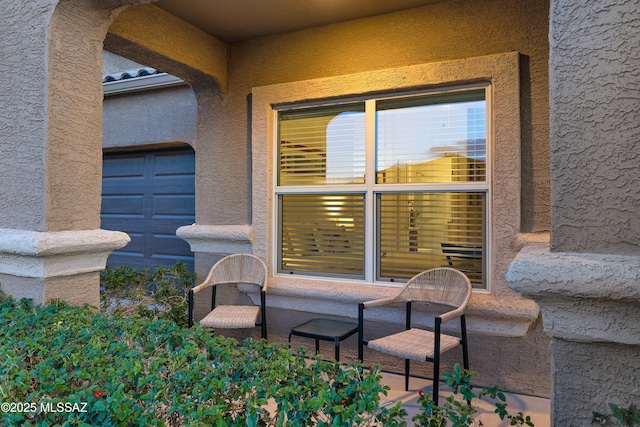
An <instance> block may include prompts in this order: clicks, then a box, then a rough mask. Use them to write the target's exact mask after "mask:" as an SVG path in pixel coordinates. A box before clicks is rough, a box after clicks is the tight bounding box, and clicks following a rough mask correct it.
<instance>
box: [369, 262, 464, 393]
mask: <svg viewBox="0 0 640 427" xmlns="http://www.w3.org/2000/svg"><path fill="white" fill-rule="evenodd" d="M470 297H471V282H470V281H469V278H468V277H467V276H466V275H465V274H464V273H462V272H460V271H458V270H455V269H453V268H449V267H440V268H434V269H431V270H427V271H423V272H422V273H419V274H417V275H416V276H414V277H412V278H411V279H409V281H408V282H407V283H406V284H405V285H404V286H403V287H402V289H400V291H399V292H398V294H396V295H395V296H392V297H387V298H382V299H377V300H373V301H367V302H364V303H360V304H359V307H358V358H359V359H360V361H362V357H363V347H364V346H365V345H366V346H367V347H368V348H370V349H372V350H376V351H379V352H382V353H386V354H390V355H393V356H398V357H401V358H403V359H405V390H409V369H410V366H409V364H410V360H419V361H422V362H432V363H433V401H434V402H435V404H436V405H437V404H438V381H439V378H440V354H441V353H444V352H445V351H448V350H451V349H452V348H455V347H457V346H458V345H460V344H461V345H462V357H463V364H464V368H465V369H469V353H468V348H467V330H466V322H465V314H464V313H465V309H466V307H467V303H468V302H469V298H470ZM397 303H403V304H404V305H405V313H406V325H405V326H406V327H405V330H404V331H402V332H398V333H394V334H392V335H388V336H384V337H382V338H378V339H374V340H370V341H364V338H363V337H364V310H365V309H370V308H374V307H383V306H387V305H390V304H397ZM412 303H421V304H431V305H437V306H442V307H443V311H444V313H442V314H438V315H435V318H434V331H433V332H432V331H429V330H425V329H418V328H412V327H411V305H412ZM456 318H460V337H455V336H450V335H445V334H442V333H441V325H442V323H444V322H448V321H450V320H453V319H456Z"/></svg>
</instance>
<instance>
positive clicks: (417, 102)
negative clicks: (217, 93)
mask: <svg viewBox="0 0 640 427" xmlns="http://www.w3.org/2000/svg"><path fill="white" fill-rule="evenodd" d="M487 93H488V90H487V87H474V88H459V89H456V90H450V91H446V92H429V93H420V94H415V93H414V94H407V95H395V96H392V97H389V96H384V97H379V98H375V99H365V100H354V101H353V102H349V101H347V102H343V103H339V104H338V103H334V104H331V105H316V106H312V107H296V106H293V107H283V108H281V109H280V110H279V111H278V147H277V173H278V176H277V185H276V200H277V208H278V209H277V221H278V227H277V235H278V257H277V259H278V271H279V272H280V273H290V274H299V275H314V276H318V275H320V276H331V277H345V278H354V279H360V280H365V281H368V282H402V281H405V280H406V279H408V278H410V277H411V276H413V275H414V274H416V273H418V272H420V271H422V270H426V269H428V268H432V267H438V266H452V267H454V268H458V269H460V270H462V271H464V272H465V273H467V275H468V276H469V277H470V278H471V281H472V282H473V284H474V286H475V287H478V288H485V287H486V265H487V259H486V254H487V253H488V251H487V250H486V249H487V239H486V234H487V224H488V223H489V222H488V220H487V218H488V203H487V200H489V198H488V193H489V189H490V186H489V182H490V179H489V176H488V172H489V170H488V169H487V167H486V165H487V164H488V155H489V153H488V152H487V147H488V146H490V144H487V133H488V132H487V117H488V116H489V112H488V102H487ZM489 164H490V163H489Z"/></svg>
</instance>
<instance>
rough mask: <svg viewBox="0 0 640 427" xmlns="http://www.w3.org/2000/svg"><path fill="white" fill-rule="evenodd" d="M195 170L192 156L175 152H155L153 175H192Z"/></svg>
mask: <svg viewBox="0 0 640 427" xmlns="http://www.w3.org/2000/svg"><path fill="white" fill-rule="evenodd" d="M195 171H196V162H195V159H194V158H187V157H185V156H180V155H177V154H157V155H156V158H155V164H154V175H155V176H156V177H160V176H163V175H169V176H172V177H178V176H181V175H183V176H192V175H193V174H195Z"/></svg>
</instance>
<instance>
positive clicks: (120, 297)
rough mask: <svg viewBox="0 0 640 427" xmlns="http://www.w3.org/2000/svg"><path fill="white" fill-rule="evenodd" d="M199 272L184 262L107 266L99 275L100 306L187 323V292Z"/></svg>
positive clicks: (149, 317)
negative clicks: (135, 266)
mask: <svg viewBox="0 0 640 427" xmlns="http://www.w3.org/2000/svg"><path fill="white" fill-rule="evenodd" d="M195 280H196V275H195V274H194V273H191V272H190V271H189V270H187V268H186V267H185V265H184V264H183V263H181V262H178V263H176V264H175V265H174V266H173V267H169V268H166V267H157V268H156V269H154V270H153V271H151V270H150V269H148V268H145V269H139V268H132V267H124V266H119V267H107V268H106V269H105V270H104V271H103V272H102V273H101V275H100V306H101V308H102V310H105V311H107V312H118V313H121V314H122V315H124V316H127V317H131V316H137V317H142V318H146V319H150V320H158V319H165V320H172V321H174V322H176V323H177V324H178V325H181V326H187V321H188V316H187V306H188V300H187V298H188V296H187V293H188V291H189V289H191V287H193V285H194V283H195Z"/></svg>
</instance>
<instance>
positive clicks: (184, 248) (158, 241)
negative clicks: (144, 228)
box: [152, 234, 190, 256]
mask: <svg viewBox="0 0 640 427" xmlns="http://www.w3.org/2000/svg"><path fill="white" fill-rule="evenodd" d="M152 239H153V247H154V248H155V250H154V251H153V255H154V256H155V255H163V256H182V255H183V254H184V253H185V252H188V251H189V249H190V248H189V244H188V243H187V242H185V241H184V240H182V239H180V238H179V237H176V236H175V235H174V236H171V235H157V234H156V235H154V236H153V237H152Z"/></svg>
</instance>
